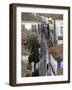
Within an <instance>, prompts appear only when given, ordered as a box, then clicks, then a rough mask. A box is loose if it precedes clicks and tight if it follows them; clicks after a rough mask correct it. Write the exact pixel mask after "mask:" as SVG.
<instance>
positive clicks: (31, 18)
mask: <svg viewBox="0 0 72 90" xmlns="http://www.w3.org/2000/svg"><path fill="white" fill-rule="evenodd" d="M21 20H22V21H36V22H41V19H40V18H39V17H37V16H36V15H34V14H32V13H24V12H22V14H21Z"/></svg>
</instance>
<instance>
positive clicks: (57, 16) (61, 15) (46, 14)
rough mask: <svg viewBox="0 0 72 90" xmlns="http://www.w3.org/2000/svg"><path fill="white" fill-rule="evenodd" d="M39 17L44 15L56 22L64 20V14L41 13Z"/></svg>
mask: <svg viewBox="0 0 72 90" xmlns="http://www.w3.org/2000/svg"><path fill="white" fill-rule="evenodd" d="M39 15H43V16H45V17H48V18H49V17H50V18H52V19H54V20H63V14H52V13H51V14H50V13H49V14H48V13H41V14H39Z"/></svg>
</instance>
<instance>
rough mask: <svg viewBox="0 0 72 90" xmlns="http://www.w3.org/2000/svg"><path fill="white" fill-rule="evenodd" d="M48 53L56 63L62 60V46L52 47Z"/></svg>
mask: <svg viewBox="0 0 72 90" xmlns="http://www.w3.org/2000/svg"><path fill="white" fill-rule="evenodd" d="M49 51H50V53H51V54H52V56H53V57H54V59H55V60H56V61H62V60H63V45H57V46H52V47H50V48H49Z"/></svg>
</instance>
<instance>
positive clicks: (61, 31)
mask: <svg viewBox="0 0 72 90" xmlns="http://www.w3.org/2000/svg"><path fill="white" fill-rule="evenodd" d="M60 33H61V34H63V26H61V27H60Z"/></svg>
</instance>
